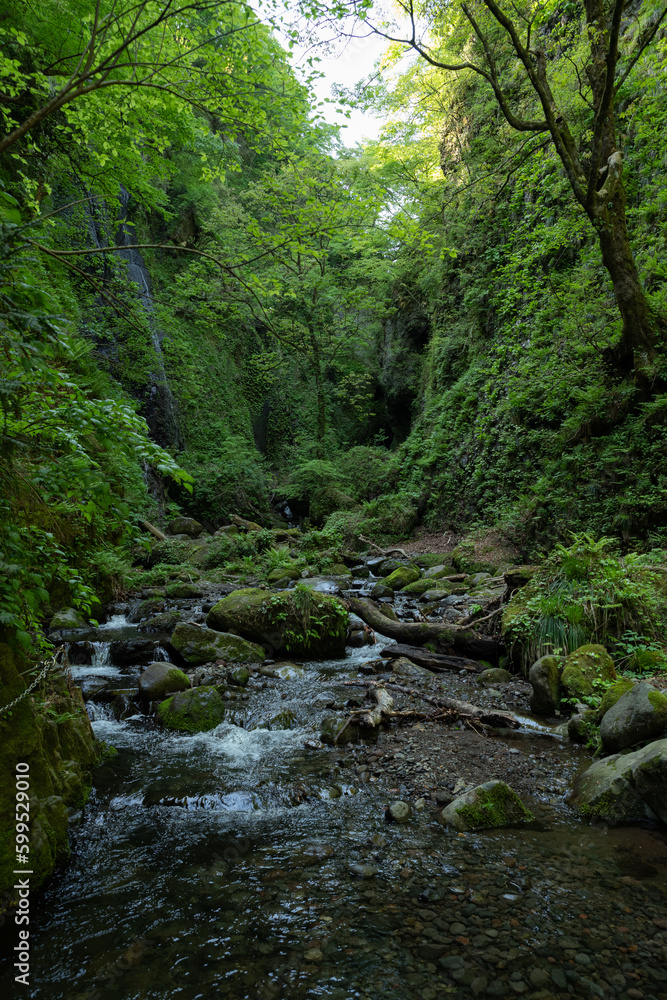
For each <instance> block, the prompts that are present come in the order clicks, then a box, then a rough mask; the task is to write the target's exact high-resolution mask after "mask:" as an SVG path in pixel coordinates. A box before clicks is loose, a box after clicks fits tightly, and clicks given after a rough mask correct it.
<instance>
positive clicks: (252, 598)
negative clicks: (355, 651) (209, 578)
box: [206, 586, 348, 658]
mask: <svg viewBox="0 0 667 1000" xmlns="http://www.w3.org/2000/svg"><path fill="white" fill-rule="evenodd" d="M347 619H348V612H347V610H346V608H345V606H344V605H343V603H342V602H341V601H339V600H338V598H336V597H332V596H330V595H329V594H322V593H319V592H316V591H313V590H311V589H310V588H306V587H301V586H299V587H298V588H295V589H294V590H282V591H279V592H278V593H275V594H272V593H268V592H267V591H266V590H259V589H257V588H246V589H244V590H235V591H234V592H233V593H231V594H229V595H228V596H227V597H223V598H222V600H221V601H218V603H217V604H215V605H214V606H213V607H212V608H211V610H210V611H209V613H208V615H207V618H206V624H207V625H208V626H209V627H210V628H211V629H218V630H220V631H229V630H233V631H234V632H238V634H239V635H242V636H244V637H245V638H246V639H250V640H252V641H253V642H257V643H261V644H262V645H263V646H264V648H265V649H270V650H271V651H272V652H275V653H281V652H286V653H290V654H291V655H293V656H308V657H314V658H324V657H327V656H344V655H345V635H346V631H347Z"/></svg>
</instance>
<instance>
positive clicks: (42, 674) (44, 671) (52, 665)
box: [0, 646, 65, 715]
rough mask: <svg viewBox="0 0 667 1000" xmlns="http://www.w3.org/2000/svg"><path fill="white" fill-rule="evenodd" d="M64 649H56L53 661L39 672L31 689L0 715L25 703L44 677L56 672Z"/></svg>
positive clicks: (48, 662)
mask: <svg viewBox="0 0 667 1000" xmlns="http://www.w3.org/2000/svg"><path fill="white" fill-rule="evenodd" d="M64 649H65V647H64V646H59V647H58V649H56V651H55V653H54V654H53V656H52V657H51V659H50V660H47V662H46V663H45V664H44V667H43V669H42V670H41V671H40V672H39V674H38V675H37V677H36V678H35V680H34V681H33V682H32V684H31V685H30V687H27V688H26V689H25V691H22V692H21V694H20V695H19V696H18V698H14V701H10V703H9V705H5V706H4V707H3V708H0V715H4V713H5V712H8V711H9V710H10V709H11V708H13V707H14V705H18V703H19V702H20V701H23V699H24V698H27V697H28V695H29V694H30V692H31V691H34V690H35V688H36V687H37V685H38V684H39V683H40V682H41V681H42V680H43V678H44V677H46V675H47V674H48V672H49V671H50V670H55V668H56V667H58V666H59V663H58V657H59V656H60V654H61V653H62V652H63V651H64Z"/></svg>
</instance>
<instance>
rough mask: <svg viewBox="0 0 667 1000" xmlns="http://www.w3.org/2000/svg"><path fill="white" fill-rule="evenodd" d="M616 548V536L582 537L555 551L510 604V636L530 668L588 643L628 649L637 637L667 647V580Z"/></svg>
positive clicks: (506, 630)
mask: <svg viewBox="0 0 667 1000" xmlns="http://www.w3.org/2000/svg"><path fill="white" fill-rule="evenodd" d="M612 545H613V542H612V540H611V539H609V538H602V539H600V540H598V541H596V540H594V539H593V538H592V537H591V536H589V535H586V534H579V535H574V536H573V541H572V544H571V545H570V546H568V547H565V546H563V545H557V546H556V547H555V549H554V551H553V553H552V554H551V555H550V556H549V558H548V559H546V560H545V562H544V563H543V564H542V566H541V567H540V568H539V570H538V572H537V573H536V574H535V576H534V577H533V579H532V580H531V581H530V582H529V583H528V584H527V585H526V586H525V587H523V588H522V589H521V590H519V591H518V592H517V594H516V595H515V596H514V597H513V599H512V600H511V601H510V603H509V604H508V606H507V608H506V610H505V613H504V615H503V634H504V638H505V641H506V642H507V644H508V645H509V646H511V647H512V648H513V650H514V653H515V655H517V656H518V658H519V659H520V660H521V662H522V663H523V664H524V665H526V666H530V664H531V663H533V662H534V661H535V660H537V659H538V658H539V657H540V656H543V655H545V654H546V653H552V652H556V651H559V652H563V653H566V654H567V653H570V652H572V651H573V650H574V649H577V648H578V647H579V646H581V645H583V643H584V642H598V643H603V644H615V645H616V648H617V649H619V650H623V649H625V648H626V647H627V645H628V643H630V644H631V638H632V636H633V635H635V636H636V635H637V633H639V634H640V635H642V636H648V637H649V638H650V640H651V641H655V642H659V643H661V644H664V643H665V642H666V641H667V587H666V585H665V584H666V581H665V576H664V574H663V573H662V572H660V571H656V569H655V568H654V567H652V566H651V565H647V564H646V560H645V559H644V558H643V557H641V556H638V555H632V554H631V555H627V556H625V557H622V556H619V555H614V554H612V552H611V551H610V550H611V548H612ZM624 636H625V637H626V638H625V639H624V638H623V637H624ZM628 637H629V638H628ZM643 641H646V640H643Z"/></svg>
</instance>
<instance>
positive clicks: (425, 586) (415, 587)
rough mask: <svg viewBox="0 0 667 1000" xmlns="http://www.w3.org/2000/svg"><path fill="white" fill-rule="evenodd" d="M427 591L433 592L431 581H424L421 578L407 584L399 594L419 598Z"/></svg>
mask: <svg viewBox="0 0 667 1000" xmlns="http://www.w3.org/2000/svg"><path fill="white" fill-rule="evenodd" d="M427 590H433V580H425V579H424V578H422V579H421V580H415V582H414V583H409V584H408V585H407V587H403V590H402V591H401V593H402V594H410V595H414V596H415V597H420V596H421V595H422V594H424V593H425V592H426V591H427Z"/></svg>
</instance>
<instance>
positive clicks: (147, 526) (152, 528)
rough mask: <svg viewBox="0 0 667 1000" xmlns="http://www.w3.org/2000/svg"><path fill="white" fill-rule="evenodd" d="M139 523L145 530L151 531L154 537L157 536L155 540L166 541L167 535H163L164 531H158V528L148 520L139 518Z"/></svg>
mask: <svg viewBox="0 0 667 1000" xmlns="http://www.w3.org/2000/svg"><path fill="white" fill-rule="evenodd" d="M139 524H140V525H141V527H142V528H144V529H145V530H146V531H149V532H150V533H151V535H153V537H154V538H157V540H158V541H159V542H166V541H167V536H166V535H165V533H164V531H160V529H159V528H156V527H155V525H154V524H151V523H150V521H144V520H141V521H139Z"/></svg>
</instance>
